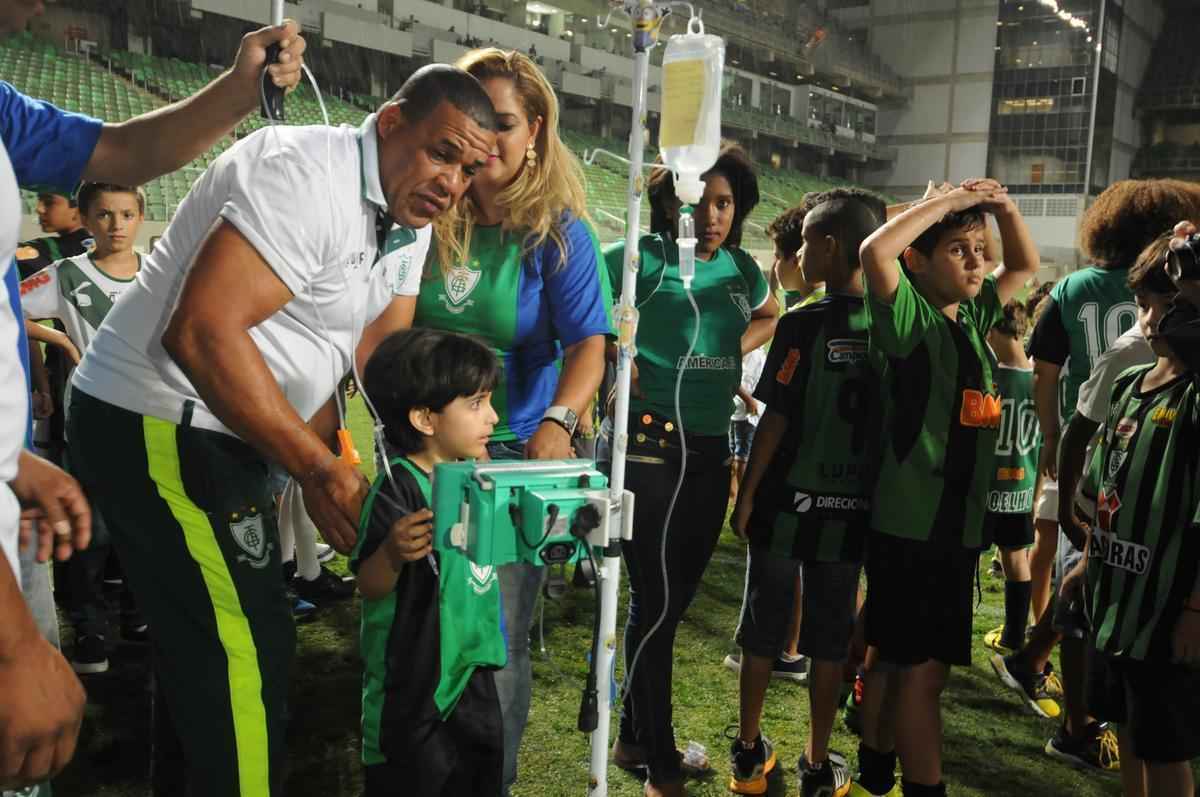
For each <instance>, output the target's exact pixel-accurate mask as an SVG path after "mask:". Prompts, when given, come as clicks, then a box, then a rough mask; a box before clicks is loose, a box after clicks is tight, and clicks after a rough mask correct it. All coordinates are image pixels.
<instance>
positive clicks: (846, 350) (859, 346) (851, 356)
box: [825, 338, 867, 365]
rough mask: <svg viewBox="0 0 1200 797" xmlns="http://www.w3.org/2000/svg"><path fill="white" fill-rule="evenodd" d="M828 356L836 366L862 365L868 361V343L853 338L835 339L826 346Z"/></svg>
mask: <svg viewBox="0 0 1200 797" xmlns="http://www.w3.org/2000/svg"><path fill="white" fill-rule="evenodd" d="M825 348H826V350H827V354H826V356H827V357H828V358H829V362H831V363H833V364H834V365H842V364H845V363H851V364H853V363H860V362H863V361H864V360H866V359H867V342H866V341H865V340H855V339H853V338H834V339H832V340H830V341H829V342H828V343H826V344H825Z"/></svg>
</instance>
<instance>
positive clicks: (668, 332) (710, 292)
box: [604, 235, 770, 435]
mask: <svg viewBox="0 0 1200 797" xmlns="http://www.w3.org/2000/svg"><path fill="white" fill-rule="evenodd" d="M638 254H639V256H640V262H641V266H640V269H639V271H638V280H637V297H636V300H635V302H634V304H635V305H636V306H637V308H638V312H639V313H640V320H639V322H638V332H637V358H636V363H637V368H638V387H639V388H640V390H641V392H642V394H643V396H642V397H634V398H632V399H631V400H630V413H631V414H633V415H636V414H640V413H642V412H645V411H647V410H649V411H650V412H654V413H657V414H659V415H661V416H663V417H666V418H674V417H675V381H676V375H677V374H678V373H679V369H680V368H681V367H683V368H684V372H683V384H682V385H681V387H680V391H679V405H680V410H681V412H682V413H683V419H682V421H683V428H684V431H685V432H687V433H688V434H697V435H725V434H728V433H729V416H730V415H732V414H733V396H734V394H735V393H736V392H737V388H738V386H739V385H740V384H741V381H742V334H743V333H745V331H746V328H747V327H749V325H750V315H751V313H752V312H753V311H754V310H756V309H758V308H759V307H761V306H762V305H763V303H764V302H766V301H767V299H768V298H770V288H769V287H768V286H767V280H766V279H765V278H764V277H763V274H762V271H761V270H760V269H759V268H758V264H757V263H755V262H754V258H752V257H751V256H750V255H749V254H748V253H746V252H744V251H742V250H741V249H726V248H725V247H721V248H720V249H719V250H717V253H716V255H714V256H713V258H712V259H711V260H709V261H708V262H705V261H703V260H697V261H696V276H695V278H694V279H693V281H692V295H693V296H694V297H695V299H696V304H697V306H698V307H699V308H700V336H699V339H698V340H697V343H696V348H695V350H694V351H693V352H692V357H691V359H690V360H689V361H688V362H687V363H684V361H683V359H684V355H686V354H687V351H688V345H689V344H690V343H691V340H692V336H693V335H694V334H695V332H696V321H695V315H694V312H693V310H692V305H691V302H689V301H688V298H687V294H686V293H684V290H683V282H682V281H681V280H680V278H679V248H678V247H676V246H675V244H674V242H672V241H670V240H668V239H666V238H665V237H663V236H661V235H644V236H642V238H641V240H640V241H639V242H638ZM604 257H605V260H606V261H607V262H608V271H609V277H610V279H611V281H612V285H613V289H614V290H618V291H619V290H620V285H621V269H622V268H623V264H624V257H625V244H624V242H620V243H616V244H612V245H611V246H609V247H607V248H606V249H605V250H604Z"/></svg>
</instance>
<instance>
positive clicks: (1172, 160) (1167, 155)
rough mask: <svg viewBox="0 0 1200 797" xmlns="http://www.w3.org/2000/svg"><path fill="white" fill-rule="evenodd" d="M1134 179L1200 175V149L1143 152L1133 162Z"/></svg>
mask: <svg viewBox="0 0 1200 797" xmlns="http://www.w3.org/2000/svg"><path fill="white" fill-rule="evenodd" d="M1132 171H1133V176H1134V177H1175V176H1181V175H1200V149H1197V148H1194V147H1191V148H1187V149H1183V148H1179V149H1175V150H1172V151H1166V152H1163V151H1154V150H1143V151H1142V152H1139V153H1138V155H1137V157H1136V158H1134V161H1133V168H1132Z"/></svg>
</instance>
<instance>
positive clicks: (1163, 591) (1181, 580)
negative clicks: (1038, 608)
mask: <svg viewBox="0 0 1200 797" xmlns="http://www.w3.org/2000/svg"><path fill="white" fill-rule="evenodd" d="M1151 368H1153V366H1144V367H1140V368H1133V369H1130V370H1129V371H1126V372H1125V373H1123V374H1121V376H1119V377H1117V381H1116V382H1115V383H1114V385H1113V400H1112V405H1111V407H1110V409H1109V413H1108V420H1107V422H1106V425H1105V429H1104V437H1103V440H1102V442H1101V444H1100V446H1101V447H1100V453H1099V455H1098V456H1097V457H1096V458H1095V459H1094V460H1093V465H1092V471H1091V474H1090V476H1089V480H1091V481H1092V482H1093V483H1094V484H1095V485H1098V487H1099V490H1098V492H1097V497H1096V523H1095V526H1094V528H1093V530H1092V539H1091V546H1090V548H1089V556H1088V585H1089V586H1090V588H1091V619H1092V631H1093V634H1094V640H1095V645H1096V648H1097V650H1100V651H1103V652H1105V653H1109V654H1112V655H1116V656H1128V657H1130V658H1134V659H1164V658H1168V657H1170V656H1171V634H1172V631H1173V629H1174V626H1175V622H1176V621H1177V620H1178V618H1179V613H1180V611H1181V610H1182V607H1183V602H1184V601H1185V600H1187V598H1188V596H1189V595H1190V594H1191V592H1192V589H1193V587H1194V586H1195V583H1196V573H1197V560H1198V559H1200V510H1198V508H1197V505H1198V504H1200V377H1197V375H1196V374H1194V373H1188V374H1186V375H1184V376H1182V377H1180V378H1178V379H1175V380H1173V381H1171V382H1169V383H1167V384H1165V385H1162V386H1160V387H1158V388H1156V389H1154V390H1151V391H1148V392H1142V390H1141V385H1142V380H1143V378H1144V376H1145V374H1146V373H1147V372H1148V371H1150V370H1151Z"/></svg>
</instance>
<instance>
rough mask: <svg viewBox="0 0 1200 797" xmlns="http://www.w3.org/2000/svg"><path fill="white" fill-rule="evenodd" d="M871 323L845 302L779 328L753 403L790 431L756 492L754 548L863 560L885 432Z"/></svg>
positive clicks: (790, 316)
mask: <svg viewBox="0 0 1200 797" xmlns="http://www.w3.org/2000/svg"><path fill="white" fill-rule="evenodd" d="M867 324H868V319H867V312H866V309H865V307H864V306H863V300H862V298H861V297H857V296H843V295H837V294H831V295H829V296H826V297H825V298H824V299H822V300H820V301H818V302H815V303H813V304H809V305H806V306H804V307H800V308H796V309H794V310H792V311H791V312H789V313H787V314H786V315H784V316H783V318H781V319H780V320H779V325H778V326H777V327H776V330H775V339H774V341H773V342H772V343H771V350H770V353H769V354H768V355H767V364H766V366H764V368H763V376H762V379H760V380H759V382H758V388H757V389H756V390H755V392H754V396H755V398H757V399H759V400H761V401H763V402H764V403H766V405H767V407H768V408H769V409H768V411H774V412H778V413H781V414H783V415H786V416H787V419H788V424H787V431H786V432H785V433H784V436H783V439H782V440H781V441H780V443H779V447H778V448H777V449H776V451H775V456H774V458H773V459H772V460H771V462H770V463H769V464H768V465H767V470H766V472H765V473H764V474H763V478H762V481H761V482H760V483H759V487H758V491H757V492H756V494H755V499H754V507H753V510H752V512H751V515H750V521H749V523H748V528H747V531H748V535H749V537H750V542H751V544H752V545H756V546H760V547H764V548H766V549H768V550H770V551H772V552H774V553H776V554H779V555H780V556H784V557H787V558H791V559H799V560H808V561H819V562H858V561H861V560H862V555H863V543H864V536H865V534H866V531H867V529H868V526H869V519H870V497H871V490H872V489H873V487H874V483H875V474H876V472H877V471H878V468H879V432H880V426H881V421H880V406H879V379H878V377H877V376H876V375H875V371H874V369H872V368H871V366H870V364H869V363H868V362H867V357H868V355H869V352H868V345H867ZM760 428H761V427H760Z"/></svg>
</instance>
